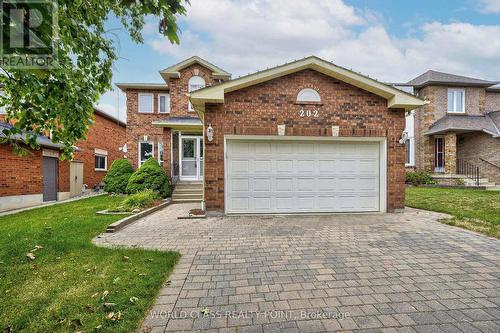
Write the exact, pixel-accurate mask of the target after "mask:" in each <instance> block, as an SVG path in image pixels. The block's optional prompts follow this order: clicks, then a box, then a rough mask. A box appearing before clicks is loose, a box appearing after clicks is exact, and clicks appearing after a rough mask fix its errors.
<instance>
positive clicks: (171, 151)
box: [170, 131, 175, 179]
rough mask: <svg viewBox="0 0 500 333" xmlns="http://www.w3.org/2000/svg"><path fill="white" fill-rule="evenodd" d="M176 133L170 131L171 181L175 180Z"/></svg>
mask: <svg viewBox="0 0 500 333" xmlns="http://www.w3.org/2000/svg"><path fill="white" fill-rule="evenodd" d="M174 132H175V131H170V179H174Z"/></svg>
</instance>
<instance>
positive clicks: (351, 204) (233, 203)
mask: <svg viewBox="0 0 500 333" xmlns="http://www.w3.org/2000/svg"><path fill="white" fill-rule="evenodd" d="M226 149H227V151H226V158H227V163H226V166H227V170H226V171H227V176H226V212H227V213H312V212H368V211H379V210H380V152H379V150H380V144H379V143H378V142H344V141H341V142H339V141H335V142H332V141H320V142H314V141H255V140H249V141H242V140H228V141H227V146H226Z"/></svg>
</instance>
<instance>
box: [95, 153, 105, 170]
mask: <svg viewBox="0 0 500 333" xmlns="http://www.w3.org/2000/svg"><path fill="white" fill-rule="evenodd" d="M96 157H104V169H101V168H96V167H95V158H96ZM94 171H108V155H107V153H106V155H104V154H97V153H96V154H94Z"/></svg>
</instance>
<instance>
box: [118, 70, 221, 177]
mask: <svg viewBox="0 0 500 333" xmlns="http://www.w3.org/2000/svg"><path fill="white" fill-rule="evenodd" d="M180 74H181V75H180V78H178V79H170V80H169V82H168V85H169V91H164V90H163V91H162V90H139V89H129V90H127V92H126V95H127V148H128V153H127V157H128V159H129V160H130V162H131V163H132V165H133V166H134V168H137V167H138V158H139V151H138V144H139V141H142V139H143V137H144V135H147V136H148V141H150V142H154V147H155V148H154V150H155V156H154V157H155V158H157V157H158V151H157V149H158V143H159V142H162V143H163V150H164V156H163V159H164V164H163V167H164V168H165V171H167V173H168V174H170V136H171V131H170V129H169V128H161V127H157V126H153V125H152V122H153V121H158V120H166V119H168V118H169V117H194V118H198V115H197V113H196V112H194V111H188V102H189V98H188V82H189V79H190V78H191V77H192V76H194V75H198V76H201V77H203V79H204V80H205V84H206V85H207V86H210V85H213V84H217V83H219V80H215V79H213V77H212V71H210V70H209V69H207V68H205V67H203V66H201V65H199V64H194V65H191V66H189V67H186V68H185V69H183V70H181V71H180ZM139 93H150V94H153V95H154V98H153V104H154V113H139V111H138V110H139V105H138V96H139ZM165 93H170V113H159V112H158V95H159V94H165Z"/></svg>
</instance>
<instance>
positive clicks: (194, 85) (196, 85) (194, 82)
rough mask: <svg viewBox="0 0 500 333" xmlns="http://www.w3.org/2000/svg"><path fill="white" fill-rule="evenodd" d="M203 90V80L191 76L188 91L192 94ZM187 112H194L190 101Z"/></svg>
mask: <svg viewBox="0 0 500 333" xmlns="http://www.w3.org/2000/svg"><path fill="white" fill-rule="evenodd" d="M201 88H205V80H204V79H203V78H202V77H201V76H197V75H195V76H192V77H191V78H190V79H189V82H188V91H189V92H193V91H196V90H198V89H201ZM189 111H194V109H193V105H192V104H191V101H190V102H189Z"/></svg>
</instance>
